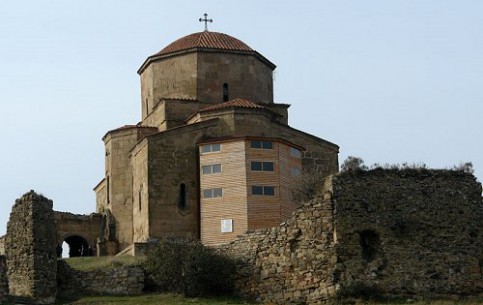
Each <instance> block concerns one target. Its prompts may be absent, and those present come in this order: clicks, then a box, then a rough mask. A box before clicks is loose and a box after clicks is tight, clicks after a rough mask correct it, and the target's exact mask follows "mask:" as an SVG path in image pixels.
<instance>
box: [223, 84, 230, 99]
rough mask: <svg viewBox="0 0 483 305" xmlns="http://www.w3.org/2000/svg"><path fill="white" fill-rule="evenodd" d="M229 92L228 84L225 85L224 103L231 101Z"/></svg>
mask: <svg viewBox="0 0 483 305" xmlns="http://www.w3.org/2000/svg"><path fill="white" fill-rule="evenodd" d="M229 93H230V92H229V90H228V84H227V83H224V84H223V102H228V99H229Z"/></svg>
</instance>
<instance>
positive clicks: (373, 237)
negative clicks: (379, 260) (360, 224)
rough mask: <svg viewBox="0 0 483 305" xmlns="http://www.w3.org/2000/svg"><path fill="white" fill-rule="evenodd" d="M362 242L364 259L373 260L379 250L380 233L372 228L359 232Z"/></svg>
mask: <svg viewBox="0 0 483 305" xmlns="http://www.w3.org/2000/svg"><path fill="white" fill-rule="evenodd" d="M359 236H360V244H361V248H362V249H361V255H362V259H363V260H365V261H366V262H371V261H373V260H374V259H375V258H376V257H377V254H378V252H379V247H380V240H379V235H378V234H377V233H376V232H374V231H371V230H365V231H362V232H361V233H359Z"/></svg>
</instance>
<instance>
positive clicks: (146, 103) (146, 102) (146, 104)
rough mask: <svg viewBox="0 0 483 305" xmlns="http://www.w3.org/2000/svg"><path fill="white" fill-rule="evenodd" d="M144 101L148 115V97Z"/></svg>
mask: <svg viewBox="0 0 483 305" xmlns="http://www.w3.org/2000/svg"><path fill="white" fill-rule="evenodd" d="M144 103H145V107H146V116H148V114H149V103H148V99H147V98H146V101H145V102H144Z"/></svg>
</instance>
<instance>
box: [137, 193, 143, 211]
mask: <svg viewBox="0 0 483 305" xmlns="http://www.w3.org/2000/svg"><path fill="white" fill-rule="evenodd" d="M142 202H143V193H142V188H141V189H139V192H138V203H139V211H141V208H142Z"/></svg>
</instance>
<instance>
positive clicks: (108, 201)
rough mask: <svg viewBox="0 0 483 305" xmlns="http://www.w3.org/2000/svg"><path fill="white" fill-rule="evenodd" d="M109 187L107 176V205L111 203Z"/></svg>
mask: <svg viewBox="0 0 483 305" xmlns="http://www.w3.org/2000/svg"><path fill="white" fill-rule="evenodd" d="M110 192H111V186H110V185H109V176H107V177H106V197H107V203H110V202H111V196H110Z"/></svg>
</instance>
